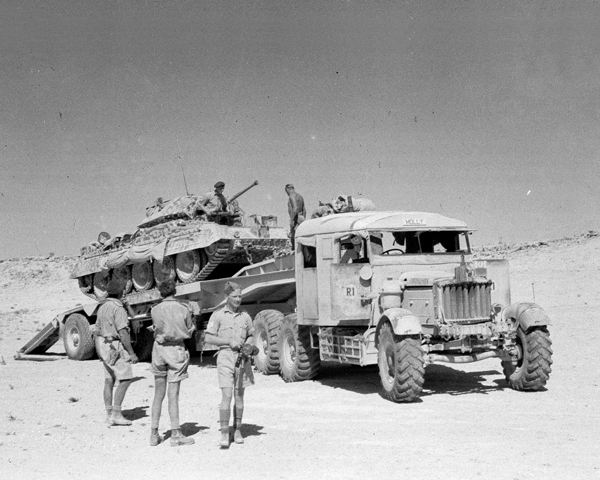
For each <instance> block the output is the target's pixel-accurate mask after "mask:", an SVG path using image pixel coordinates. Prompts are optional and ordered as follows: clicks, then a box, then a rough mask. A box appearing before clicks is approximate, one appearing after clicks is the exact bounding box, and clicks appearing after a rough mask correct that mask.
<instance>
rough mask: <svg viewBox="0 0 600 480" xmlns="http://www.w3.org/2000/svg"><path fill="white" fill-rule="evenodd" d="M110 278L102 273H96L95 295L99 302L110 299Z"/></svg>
mask: <svg viewBox="0 0 600 480" xmlns="http://www.w3.org/2000/svg"><path fill="white" fill-rule="evenodd" d="M107 286H108V276H105V275H104V274H103V273H102V272H98V273H94V295H96V298H97V299H98V300H104V299H105V298H106V297H108V291H107Z"/></svg>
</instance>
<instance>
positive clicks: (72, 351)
mask: <svg viewBox="0 0 600 480" xmlns="http://www.w3.org/2000/svg"><path fill="white" fill-rule="evenodd" d="M63 343H64V345H65V351H66V352H67V356H68V357H69V358H70V359H71V360H88V359H90V358H92V357H93V356H94V354H95V353H96V348H95V347H94V338H93V336H92V332H91V330H90V322H88V319H87V318H85V317H84V316H83V315H81V314H80V313H72V314H71V315H69V316H68V317H67V321H66V322H65V328H64V330H63Z"/></svg>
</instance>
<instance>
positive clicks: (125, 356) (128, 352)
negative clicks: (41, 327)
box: [95, 275, 138, 425]
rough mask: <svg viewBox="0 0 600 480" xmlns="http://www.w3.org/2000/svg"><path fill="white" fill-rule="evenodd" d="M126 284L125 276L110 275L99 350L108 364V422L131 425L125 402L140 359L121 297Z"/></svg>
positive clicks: (98, 327) (101, 310) (98, 329)
mask: <svg viewBox="0 0 600 480" xmlns="http://www.w3.org/2000/svg"><path fill="white" fill-rule="evenodd" d="M124 287H125V283H124V282H123V280H122V279H120V278H118V277H117V276H116V275H110V278H109V280H108V283H107V292H108V298H107V299H106V300H105V301H104V302H102V304H101V305H100V308H99V309H98V316H97V320H96V338H95V341H96V351H97V352H98V356H99V357H100V360H102V363H103V365H104V392H103V396H104V406H105V408H106V422H107V423H109V424H111V425H131V421H129V420H127V419H126V418H125V417H123V414H122V413H121V405H122V403H123V399H124V398H125V393H127V389H128V388H129V385H131V379H132V378H133V370H132V368H131V364H132V363H137V361H138V358H137V356H136V354H135V353H134V352H133V348H132V346H131V338H130V336H129V319H128V318H127V311H126V310H125V308H124V306H123V303H122V302H121V300H119V298H120V297H121V295H122V293H123V289H124ZM115 385H116V391H115V392H114V398H113V390H114V388H115Z"/></svg>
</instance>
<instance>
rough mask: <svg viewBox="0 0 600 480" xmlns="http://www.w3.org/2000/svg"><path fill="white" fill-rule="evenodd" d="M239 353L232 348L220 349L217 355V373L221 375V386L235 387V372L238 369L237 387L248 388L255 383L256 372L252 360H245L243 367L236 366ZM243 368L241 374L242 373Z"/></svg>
mask: <svg viewBox="0 0 600 480" xmlns="http://www.w3.org/2000/svg"><path fill="white" fill-rule="evenodd" d="M237 357H238V354H237V353H236V352H234V351H232V350H220V351H219V354H218V356H217V375H218V377H219V388H234V386H233V373H234V370H236V375H235V377H236V379H235V388H236V389H239V388H246V387H248V386H250V385H254V373H253V372H252V365H251V364H250V360H246V361H245V362H244V366H243V367H241V368H240V367H238V368H237V369H236V368H235V362H236V360H237ZM240 370H241V375H240Z"/></svg>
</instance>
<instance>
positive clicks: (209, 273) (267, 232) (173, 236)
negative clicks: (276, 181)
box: [71, 182, 289, 300]
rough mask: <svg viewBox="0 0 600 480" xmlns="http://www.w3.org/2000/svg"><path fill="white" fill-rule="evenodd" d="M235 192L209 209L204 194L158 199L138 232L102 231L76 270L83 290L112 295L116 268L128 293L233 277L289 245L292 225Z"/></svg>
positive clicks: (83, 251) (74, 273)
mask: <svg viewBox="0 0 600 480" xmlns="http://www.w3.org/2000/svg"><path fill="white" fill-rule="evenodd" d="M255 185H258V182H254V183H253V184H252V185H250V186H249V187H247V188H246V189H244V190H242V191H241V192H239V193H237V194H236V195H234V196H233V197H232V198H231V199H230V200H229V201H228V204H227V211H225V212H220V213H214V214H211V213H209V212H207V211H206V210H204V208H203V207H202V201H203V199H204V197H201V196H195V195H187V196H185V197H178V198H175V199H172V200H165V201H163V200H162V199H160V198H159V199H158V200H157V202H156V204H155V205H153V206H152V207H149V208H147V209H146V218H145V219H144V220H143V221H142V222H140V223H139V224H138V226H137V229H136V230H135V232H134V233H132V234H130V233H120V234H117V235H114V236H110V235H109V234H108V233H106V232H102V233H100V234H99V235H98V239H97V241H94V242H92V243H90V244H89V245H86V246H84V247H82V249H81V254H80V256H79V259H78V261H77V263H76V265H75V267H74V269H73V271H72V273H71V278H73V279H77V281H78V283H79V288H80V289H81V291H82V292H83V293H84V294H86V295H88V296H89V297H91V298H93V299H95V300H102V299H104V298H106V297H107V296H108V293H107V291H106V284H107V280H108V278H109V276H110V274H114V275H117V276H119V277H121V278H123V279H124V280H125V285H126V286H125V292H124V293H125V294H128V293H131V292H132V291H137V292H143V291H146V290H151V289H152V288H155V287H157V286H158V285H160V284H161V283H163V282H165V281H166V280H168V279H173V280H175V282H176V283H178V284H185V283H191V282H196V281H200V280H211V279H215V278H224V277H230V276H232V275H233V274H234V273H236V272H237V271H238V270H240V269H241V268H243V267H245V266H248V265H250V264H252V263H258V262H261V261H263V260H265V259H267V258H269V257H272V256H273V255H274V254H275V253H276V252H278V251H284V250H286V249H288V248H289V239H288V235H287V231H285V230H284V229H283V228H281V227H278V226H277V217H274V216H272V215H266V216H261V215H251V216H248V217H246V216H245V215H244V213H243V211H242V210H241V209H240V208H239V206H238V204H237V202H236V198H238V197H239V196H240V195H242V194H243V193H245V192H246V191H247V190H249V189H250V188H252V187H253V186H255Z"/></svg>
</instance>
